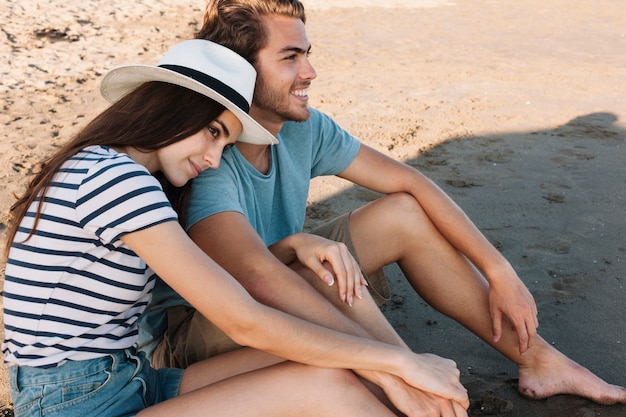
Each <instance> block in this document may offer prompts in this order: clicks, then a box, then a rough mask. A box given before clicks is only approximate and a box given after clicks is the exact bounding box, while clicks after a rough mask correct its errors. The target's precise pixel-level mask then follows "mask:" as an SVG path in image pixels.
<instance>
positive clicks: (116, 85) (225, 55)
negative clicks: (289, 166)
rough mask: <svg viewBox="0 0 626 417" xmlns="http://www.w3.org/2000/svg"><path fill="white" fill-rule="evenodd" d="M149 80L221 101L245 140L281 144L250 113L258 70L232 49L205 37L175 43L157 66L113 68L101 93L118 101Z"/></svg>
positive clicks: (103, 84)
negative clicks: (238, 124) (241, 128)
mask: <svg viewBox="0 0 626 417" xmlns="http://www.w3.org/2000/svg"><path fill="white" fill-rule="evenodd" d="M148 81H162V82H166V83H171V84H176V85H179V86H181V87H185V88H188V89H190V90H193V91H196V92H198V93H200V94H204V95H205V96H207V97H209V98H211V99H213V100H215V101H217V102H218V103H220V104H222V105H224V106H225V107H226V108H227V109H228V110H230V111H231V112H233V114H234V115H235V116H237V118H238V119H239V121H241V124H242V125H243V131H242V132H241V135H240V136H239V138H238V140H239V141H241V142H248V143H254V144H258V145H267V144H275V143H278V140H277V139H276V138H275V137H274V135H272V134H271V133H270V132H268V131H267V130H265V128H263V127H262V126H261V125H260V124H258V123H257V122H256V121H255V120H254V119H252V117H250V116H249V115H248V112H249V111H250V104H251V103H252V94H253V92H254V83H255V81H256V71H255V70H254V68H253V67H252V65H250V63H248V61H246V60H245V59H244V58H242V57H241V56H239V55H238V54H236V53H235V52H233V51H231V50H230V49H228V48H226V47H224V46H222V45H218V44H216V43H214V42H210V41H207V40H203V39H193V40H188V41H183V42H181V43H179V44H177V45H174V46H173V47H172V48H171V49H170V50H169V51H167V53H166V54H165V55H164V56H163V58H161V60H160V61H159V63H158V64H157V66H151V65H124V66H121V67H117V68H114V69H112V70H111V71H109V72H108V73H107V74H106V75H105V76H104V78H103V79H102V84H101V86H100V92H101V93H102V95H103V96H104V98H105V99H107V100H108V101H110V102H115V101H117V100H119V99H120V98H122V97H123V96H125V95H126V94H128V93H129V92H131V91H132V90H134V89H135V88H137V87H139V86H140V85H141V84H143V83H145V82H148Z"/></svg>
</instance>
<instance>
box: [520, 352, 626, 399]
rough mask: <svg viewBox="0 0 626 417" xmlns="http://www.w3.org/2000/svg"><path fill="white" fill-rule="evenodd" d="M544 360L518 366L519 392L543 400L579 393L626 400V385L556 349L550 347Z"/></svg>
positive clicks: (588, 397)
mask: <svg viewBox="0 0 626 417" xmlns="http://www.w3.org/2000/svg"><path fill="white" fill-rule="evenodd" d="M543 356H544V357H543V358H542V360H541V364H540V365H538V366H533V367H522V366H520V368H519V385H518V390H519V392H520V394H521V395H522V396H524V397H526V398H529V399H534V400H540V399H543V398H547V397H551V396H553V395H558V394H570V395H577V396H579V397H583V398H587V399H589V400H592V401H595V402H597V403H599V404H604V405H612V404H616V403H626V389H625V388H623V387H620V386H617V385H612V384H609V383H607V382H605V381H603V380H602V379H600V378H599V377H598V376H596V375H595V374H593V373H592V372H591V371H589V370H588V369H587V368H584V367H582V366H580V365H579V364H577V363H576V362H574V361H572V360H571V359H569V358H568V357H566V356H565V355H563V354H562V353H560V352H559V351H557V350H555V349H548V353H547V354H546V355H543Z"/></svg>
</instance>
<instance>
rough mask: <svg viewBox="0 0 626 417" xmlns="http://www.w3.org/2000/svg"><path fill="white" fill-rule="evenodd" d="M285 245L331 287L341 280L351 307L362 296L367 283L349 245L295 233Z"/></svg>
mask: <svg viewBox="0 0 626 417" xmlns="http://www.w3.org/2000/svg"><path fill="white" fill-rule="evenodd" d="M281 243H283V244H288V245H289V247H290V248H291V249H292V250H293V251H294V252H295V256H296V258H297V259H298V261H300V263H301V264H302V265H304V266H306V267H307V268H309V269H310V270H312V271H313V272H314V273H315V274H316V275H317V276H318V277H319V278H320V279H321V280H322V281H323V282H325V283H326V284H327V285H329V286H330V285H333V284H334V283H335V281H337V287H338V290H339V298H340V299H341V301H343V302H345V303H347V304H349V305H350V306H351V305H352V303H353V301H354V297H357V298H361V297H362V294H363V290H362V287H363V286H367V281H365V278H363V275H362V274H361V269H360V267H359V265H358V264H357V262H356V260H355V259H354V257H353V256H352V255H351V254H350V252H349V251H348V248H347V247H346V245H345V244H343V243H341V242H335V241H333V240H329V239H325V238H323V237H321V236H317V235H312V234H308V233H296V234H293V235H291V236H288V237H287V238H285V239H283V241H282V242H281Z"/></svg>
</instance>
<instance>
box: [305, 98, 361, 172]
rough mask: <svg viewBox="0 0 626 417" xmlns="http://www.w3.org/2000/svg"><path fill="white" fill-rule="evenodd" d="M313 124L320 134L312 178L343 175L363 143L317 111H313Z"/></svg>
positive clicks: (316, 139) (316, 142) (314, 150)
mask: <svg viewBox="0 0 626 417" xmlns="http://www.w3.org/2000/svg"><path fill="white" fill-rule="evenodd" d="M311 122H312V123H311V127H312V128H313V129H315V130H317V132H318V133H317V135H315V136H314V137H315V140H314V147H313V154H312V157H313V161H312V168H311V177H312V178H313V177H317V176H320V175H337V174H339V173H341V172H342V171H343V170H345V169H346V168H347V167H348V166H349V165H350V164H351V163H352V161H353V160H354V158H356V155H357V153H358V152H359V149H360V147H361V143H360V142H359V141H358V140H357V139H356V138H354V137H353V136H352V135H350V134H349V133H348V132H346V131H345V130H343V129H342V128H341V127H340V126H339V125H338V124H337V123H335V122H334V121H333V120H332V119H331V118H330V117H329V116H327V115H325V114H324V113H321V112H319V111H317V110H312V113H311Z"/></svg>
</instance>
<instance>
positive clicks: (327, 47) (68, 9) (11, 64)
mask: <svg viewBox="0 0 626 417" xmlns="http://www.w3.org/2000/svg"><path fill="white" fill-rule="evenodd" d="M303 3H304V5H305V7H306V8H307V23H306V27H307V31H308V36H309V40H310V41H311V43H312V53H311V57H310V59H311V62H312V63H313V65H314V67H315V69H316V71H317V74H318V76H317V79H316V80H314V81H313V84H312V87H311V89H310V90H309V95H310V102H311V105H312V106H314V107H316V108H318V109H320V110H322V111H324V112H326V113H327V114H329V115H330V116H332V117H333V118H334V119H335V120H336V121H337V122H338V123H339V124H340V125H341V126H342V127H344V128H345V129H346V130H348V131H349V132H351V133H352V134H353V135H354V136H356V137H357V138H359V139H361V140H362V142H363V143H365V144H367V145H369V146H372V147H374V148H376V149H378V150H380V151H382V152H384V153H386V154H388V155H390V156H392V157H394V158H396V159H398V160H402V161H404V162H406V163H408V164H410V165H411V166H414V167H415V168H417V169H419V170H420V171H422V172H423V173H425V174H426V175H428V176H429V177H430V178H431V179H432V180H433V181H435V182H436V183H437V184H438V185H439V186H441V187H442V188H443V189H444V190H445V191H446V192H447V193H448V194H449V195H450V197H451V198H452V199H454V200H455V201H456V202H457V203H458V204H459V205H460V206H461V207H462V208H463V210H464V211H465V212H466V213H467V214H468V215H469V217H470V218H471V219H472V220H473V221H474V222H475V223H476V225H477V226H478V227H479V228H480V229H481V230H482V231H483V233H484V234H485V235H486V236H487V238H488V239H489V240H490V241H491V242H492V243H493V244H494V245H495V246H496V248H498V250H500V251H501V252H502V253H503V254H504V256H505V257H506V258H507V259H508V260H509V261H510V262H511V264H512V265H513V267H514V268H515V269H516V270H517V272H518V274H519V276H520V277H521V278H522V280H523V281H524V282H525V283H526V285H527V286H528V287H529V289H530V290H531V292H532V293H533V295H534V296H535V299H536V302H537V305H538V308H539V322H540V327H539V331H540V334H541V335H542V336H543V338H544V339H546V340H547V341H548V342H549V343H551V344H553V345H554V346H556V347H557V348H558V349H559V350H561V351H562V352H564V353H566V354H567V355H568V356H570V357H571V358H573V359H574V360H576V361H577V362H579V363H580V364H582V365H583V366H586V367H588V368H589V369H591V370H592V371H594V372H595V373H597V374H598V375H599V376H600V377H602V378H603V379H606V380H607V381H609V382H611V383H614V384H618V385H622V386H624V385H626V365H625V364H624V362H625V360H624V358H625V357H626V319H624V317H626V288H625V285H626V242H625V232H626V216H625V208H626V71H624V68H626V54H625V53H624V51H626V13H624V11H623V7H622V5H620V4H618V3H620V2H616V1H612V0H598V1H595V2H588V1H583V2H577V3H575V2H567V1H565V0H553V1H550V2H543V1H539V0H529V1H525V2H515V1H511V0H505V1H495V0H493V1H480V2H477V1H469V0H467V1H462V0H459V1H438V0H423V1H422V0H415V1H411V0H407V1H390V2H384V3H385V6H384V7H380V6H378V4H377V3H379V2H375V1H371V0H340V1H330V0H329V1H326V0H317V1H316V0H308V1H307V0H304V1H303ZM203 9H204V2H203V1H189V0H186V1H185V0H169V1H157V0H153V1H148V0H143V1H134V2H127V1H123V0H111V1H108V2H104V3H103V2H97V1H95V0H81V1H78V0H66V1H63V2H61V1H58V0H53V1H51V2H43V1H34V2H18V1H16V0H15V1H12V0H0V39H1V41H0V63H1V64H0V71H1V72H2V78H0V98H1V100H2V112H0V122H1V123H2V126H3V129H2V130H1V131H0V155H1V156H0V157H1V158H2V163H1V164H0V238H1V239H2V242H1V243H0V250H4V247H5V236H6V224H7V220H8V216H7V211H8V209H9V207H10V205H11V204H12V201H13V194H14V193H19V192H20V191H21V190H23V187H24V186H25V184H26V183H27V181H28V179H29V174H30V173H32V172H33V170H35V169H36V167H37V163H38V162H39V161H40V160H41V158H43V157H44V156H45V155H46V154H47V153H49V152H50V151H52V150H54V149H55V148H56V147H58V146H59V145H60V144H61V143H63V142H64V141H65V140H68V139H69V138H70V137H71V135H72V134H73V133H75V132H76V131H77V129H78V128H79V127H81V126H84V125H85V124H86V123H87V121H89V120H90V119H91V118H92V117H93V116H95V115H96V114H98V113H99V112H100V111H101V110H103V109H104V108H105V107H106V106H107V103H106V101H105V100H104V99H103V98H102V97H101V96H100V94H99V83H100V80H101V78H102V76H103V75H104V74H105V73H106V71H108V70H109V69H111V68H113V67H115V66H117V65H122V64H128V63H141V64H155V63H156V62H157V60H158V59H159V57H160V56H161V55H162V54H163V53H164V52H165V51H166V50H167V49H168V48H169V47H170V46H171V45H173V44H174V43H176V42H179V41H181V40H183V39H188V38H191V37H192V36H193V32H194V30H197V29H198V28H199V27H200V26H201V23H202V11H203ZM279 146H280V145H279ZM377 196H378V195H376V194H375V193H373V192H370V191H368V190H365V189H362V188H360V187H355V186H353V185H351V184H347V183H345V182H343V181H341V180H339V179H337V178H317V179H315V180H314V181H313V183H312V187H311V191H310V196H309V207H308V210H307V222H306V227H307V228H309V227H313V226H315V225H317V224H319V223H321V222H323V221H325V220H328V219H330V218H332V217H334V216H336V215H339V214H341V213H343V212H345V211H346V210H350V209H353V208H356V207H359V206H361V205H363V204H365V203H367V202H369V201H372V200H373V199H375V198H376V197H377ZM386 272H387V275H388V276H389V279H390V284H391V290H392V299H391V300H390V301H389V302H388V303H387V304H385V305H384V306H383V310H384V312H385V314H386V315H387V317H388V318H389V320H390V321H391V323H392V324H393V325H394V327H395V328H396V329H398V332H399V333H400V334H401V336H402V337H403V338H404V339H405V340H406V342H407V343H408V344H409V345H410V346H411V348H412V349H413V350H415V351H417V352H432V353H436V354H439V355H441V356H445V357H449V358H452V359H454V360H455V361H456V362H457V364H458V367H459V369H460V370H461V373H462V377H461V379H462V382H463V383H464V385H465V386H466V387H467V388H468V390H469V393H470V398H471V400H472V409H471V411H470V415H496V416H511V417H533V416H540V417H561V416H563V417H570V416H583V417H587V416H608V417H618V416H619V417H623V416H625V415H626V406H624V405H618V406H601V405H597V404H594V403H592V402H589V401H586V400H583V399H580V398H576V397H572V396H565V395H564V396H556V397H553V398H550V399H547V400H541V401H530V400H526V399H524V398H522V397H521V396H520V395H519V394H518V393H517V390H516V377H517V369H516V367H515V366H514V365H513V364H511V363H510V362H509V361H507V360H506V359H505V358H504V357H502V356H500V355H499V354H498V353H497V352H495V351H494V350H492V349H491V348H490V347H488V346H487V345H486V344H485V343H484V342H482V341H481V340H479V339H478V338H476V337H475V336H473V335H472V334H471V333H470V332H469V331H467V330H465V329H464V328H462V327H461V326H459V325H458V324H457V323H455V322H453V321H452V320H450V319H448V318H446V317H445V316H443V315H441V314H440V313H438V312H436V311H435V310H434V309H432V308H431V307H429V306H428V305H427V304H426V302H425V301H423V300H422V299H421V298H419V297H418V296H417V295H416V294H415V292H414V291H413V290H412V289H411V288H410V287H409V286H408V284H406V282H405V280H404V278H403V277H402V276H401V273H400V271H399V269H398V267H397V266H396V265H390V266H389V267H387V268H386ZM3 277H4V264H3V263H2V264H0V278H2V279H3ZM0 375H1V377H0V410H1V409H2V408H3V407H4V408H5V409H8V408H10V397H9V396H8V385H7V377H6V369H5V368H4V367H3V368H2V372H1V373H0Z"/></svg>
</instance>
